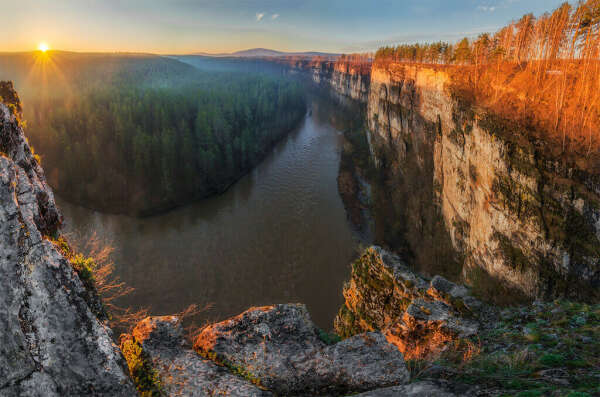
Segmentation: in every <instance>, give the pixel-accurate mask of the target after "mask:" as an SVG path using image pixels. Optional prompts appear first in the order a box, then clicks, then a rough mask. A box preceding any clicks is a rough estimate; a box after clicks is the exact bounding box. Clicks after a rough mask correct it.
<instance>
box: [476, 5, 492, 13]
mask: <svg viewBox="0 0 600 397" xmlns="http://www.w3.org/2000/svg"><path fill="white" fill-rule="evenodd" d="M477 9H478V10H479V11H484V12H494V11H496V7H495V6H478V7H477Z"/></svg>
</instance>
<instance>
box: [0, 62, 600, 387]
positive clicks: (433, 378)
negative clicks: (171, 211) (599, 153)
mask: <svg viewBox="0 0 600 397" xmlns="http://www.w3.org/2000/svg"><path fill="white" fill-rule="evenodd" d="M266 62H273V63H275V64H276V65H277V67H281V68H282V69H283V73H285V74H286V75H288V76H289V77H290V78H294V79H296V78H298V79H301V81H303V82H305V83H306V84H313V85H315V86H318V87H320V89H324V90H326V91H330V92H331V93H333V94H335V95H336V96H339V97H342V98H345V99H348V100H351V101H354V102H356V105H357V106H359V107H360V108H361V109H362V111H363V112H364V120H363V122H364V127H365V128H363V129H361V131H363V133H364V134H365V136H364V138H365V141H366V143H367V146H368V150H367V153H366V155H364V156H366V157H368V159H366V160H365V159H363V160H364V161H362V162H361V161H359V159H358V158H357V156H354V161H353V162H351V164H349V165H348V164H346V166H347V167H348V168H346V169H345V171H346V172H347V174H346V176H345V177H344V181H345V182H344V181H342V173H341V171H340V174H339V175H338V184H340V188H341V185H342V184H348V186H350V187H349V188H348V189H347V191H346V193H347V194H346V195H344V192H341V194H342V196H343V199H344V204H346V209H347V211H348V216H349V217H353V211H352V208H359V209H360V211H362V210H365V212H368V214H367V215H365V217H366V218H370V217H372V218H373V219H372V222H373V223H374V229H375V230H374V231H373V233H374V236H373V238H372V239H367V240H366V242H367V244H368V245H370V246H369V247H368V248H366V249H364V250H363V251H362V252H361V253H360V255H359V257H358V259H356V260H355V262H354V263H353V264H352V266H351V268H350V266H347V267H346V269H347V274H345V275H344V277H343V278H344V279H345V280H347V282H346V284H345V285H344V287H343V291H342V290H340V291H335V293H336V294H337V295H339V296H341V295H343V298H340V299H342V300H343V302H341V308H340V309H339V312H338V314H337V316H336V317H335V320H334V321H333V324H331V326H333V328H334V330H335V334H330V333H329V332H328V330H323V329H321V328H324V327H323V326H322V325H321V324H319V326H317V325H315V323H314V322H313V320H312V319H311V316H310V314H309V310H308V309H307V307H306V306H305V305H303V304H296V303H290V302H271V303H273V305H268V306H261V307H253V308H250V309H248V310H246V311H244V312H243V313H241V314H239V315H237V316H235V317H231V318H229V319H227V320H223V321H219V322H216V323H212V324H209V325H207V326H205V327H203V328H201V329H199V330H198V332H196V333H195V334H194V335H193V337H192V338H186V336H185V335H184V334H185V331H184V330H183V326H182V319H181V318H180V316H178V315H167V316H150V317H147V318H145V319H144V320H142V321H140V322H139V323H138V324H136V325H135V326H134V327H133V328H132V329H131V330H130V332H128V333H127V334H125V335H123V336H122V337H121V340H120V346H117V343H116V338H114V336H113V335H112V331H111V330H110V328H108V327H107V325H106V319H107V316H108V314H107V313H106V311H105V309H104V307H103V305H102V302H101V299H100V297H99V296H98V292H97V291H96V287H94V285H93V283H92V284H90V283H86V282H85V278H84V276H82V273H81V269H78V268H77V267H76V266H72V265H70V264H71V262H72V258H71V257H70V256H69V255H70V254H68V251H65V249H64V247H61V240H60V239H59V237H60V234H61V231H60V228H61V223H62V216H61V214H60V211H59V209H58V208H57V206H56V204H55V200H54V194H53V192H52V189H51V188H50V187H49V186H48V184H47V183H46V180H45V176H44V171H43V170H42V167H41V165H40V164H39V162H38V160H37V159H36V158H35V156H34V153H33V152H32V150H31V148H30V146H29V144H28V143H27V141H26V138H25V135H24V131H23V129H22V126H21V125H20V121H19V112H20V110H19V109H18V106H17V105H19V106H20V103H19V101H18V96H17V95H16V93H15V92H14V91H13V90H12V87H9V86H6V87H5V88H4V90H6V93H4V92H3V94H2V97H3V98H4V99H5V102H6V104H0V112H1V113H2V114H1V116H2V118H1V122H2V124H1V126H0V134H1V135H0V152H2V155H1V156H0V177H1V179H0V182H1V183H0V189H1V190H0V197H2V203H1V205H0V211H1V212H0V215H1V219H2V226H1V228H2V230H0V236H1V237H2V245H1V247H0V249H1V252H0V254H1V256H0V265H1V266H2V269H3V271H2V280H1V283H2V284H1V285H0V286H1V289H2V292H0V299H1V300H3V301H4V304H3V305H2V310H3V313H2V315H1V316H0V321H2V322H3V323H4V325H3V328H2V331H0V332H1V333H0V340H2V341H3V342H2V352H0V364H1V365H0V374H1V375H2V376H1V377H0V379H1V381H2V383H0V395H6V396H19V395H31V396H37V395H40V396H41V395H44V396H54V395H55V396H59V395H84V394H85V393H90V394H93V395H123V396H125V395H134V393H135V391H134V390H135V388H136V387H137V389H138V391H140V392H143V393H146V394H144V395H169V396H175V395H186V396H187V395H190V396H205V395H232V396H270V395H281V396H283V395H285V396H287V395H290V396H305V395H306V396H309V395H311V396H312V395H323V396H334V395H348V394H353V395H359V396H365V397H369V396H396V395H398V396H403V395H406V396H432V395H436V396H459V395H479V396H488V395H503V394H504V393H505V392H506V391H507V390H509V391H511V392H514V391H515V390H517V391H518V390H520V387H519V386H518V385H516V386H515V385H512V386H511V385H509V384H507V383H501V382H500V383H498V382H497V383H493V382H491V381H489V382H480V384H478V382H477V379H478V378H475V375H473V374H475V373H477V369H473V368H463V367H462V366H460V365H454V366H453V365H452V364H449V363H447V362H446V363H442V364H439V365H438V364H436V365H430V366H427V367H425V368H417V367H416V366H417V365H418V364H416V363H418V362H420V361H419V360H426V359H428V358H431V357H434V356H436V354H438V353H440V352H444V351H448V352H451V351H456V352H459V355H461V357H463V356H465V355H467V354H474V353H473V352H474V351H475V350H477V349H479V350H481V351H484V350H485V349H486V348H488V346H489V349H491V350H492V351H493V352H501V353H502V354H508V353H506V350H510V348H505V346H506V345H507V344H508V343H506V344H504V345H503V343H504V340H502V341H500V339H499V338H500V337H497V336H496V335H500V334H502V335H506V334H508V333H509V331H508V330H507V329H509V328H510V327H512V328H510V332H512V333H514V334H522V335H526V336H527V335H530V334H531V335H533V334H534V332H535V331H536V329H537V328H536V327H537V325H535V324H537V323H536V322H539V321H542V320H543V321H545V323H547V324H549V323H551V324H552V326H553V327H556V329H555V330H554V331H553V333H552V334H553V335H554V334H556V335H560V337H564V338H565V339H566V338H567V336H569V337H571V338H573V340H574V341H576V343H583V342H585V343H589V351H587V352H586V353H585V354H586V355H588V354H589V355H590V356H591V355H593V354H595V352H596V351H597V349H598V343H597V341H594V340H589V339H585V338H590V335H592V336H591V338H593V336H594V335H596V332H597V329H598V323H599V322H600V311H599V308H598V305H597V304H596V303H597V302H598V300H599V298H600V240H599V239H600V173H598V172H594V170H590V169H589V167H587V168H586V167H582V166H580V165H579V164H578V163H577V162H573V161H567V160H565V159H563V158H561V157H560V156H553V155H552V154H551V153H552V151H550V150H547V146H548V145H549V143H547V142H544V141H543V140H541V139H539V138H533V137H531V136H529V135H527V134H524V133H522V131H520V127H519V125H518V124H516V123H514V122H511V121H509V120H505V119H502V118H501V117H499V116H497V115H495V114H494V113H493V112H490V111H488V110H486V109H485V108H483V107H481V106H479V104H478V103H473V102H472V101H469V98H468V97H465V96H463V95H461V92H460V91H458V90H457V89H456V87H455V86H454V84H453V74H452V73H450V72H448V70H446V69H445V68H443V67H440V66H436V65H414V64H399V63H392V64H380V63H377V62H372V60H370V59H362V60H360V61H355V60H354V61H353V60H350V59H346V58H341V59H339V60H337V61H329V60H319V59H309V60H293V59H291V60H290V59H286V60H276V61H273V60H267V61H266ZM7 93H10V95H7ZM11 98H12V99H11ZM345 99H344V100H345ZM309 109H310V110H309V112H313V111H314V112H315V113H317V110H316V109H318V107H317V106H316V105H315V106H312V107H309ZM334 112H335V111H333V112H331V113H334ZM311 116H312V115H311ZM315 117H316V116H315ZM311 142H312V141H311ZM344 145H345V146H344V149H343V150H350V151H351V152H352V153H356V152H357V150H358V149H357V148H356V147H354V148H352V142H350V143H348V142H346V143H345V144H344ZM347 146H350V149H348V148H347ZM341 156H342V163H343V161H344V157H343V156H344V154H343V153H342V155H341ZM364 156H363V157H364ZM350 157H352V156H350ZM336 161H337V160H336ZM367 163H368V164H367ZM334 164H335V166H337V165H338V163H337V162H334ZM348 181H349V182H348ZM238 183H240V182H238ZM241 183H243V182H241ZM365 197H366V198H365ZM367 210H368V211H367ZM360 211H359V215H357V216H356V217H357V218H360ZM166 216H168V214H167V215H166ZM367 221H368V220H367ZM140 229H141V227H140ZM344 233H345V232H344ZM344 236H346V235H344ZM344 238H345V239H347V240H349V239H350V238H349V237H348V238H347V237H344ZM373 241H374V243H375V244H377V245H371V243H372V242H373ZM345 244H347V245H350V243H345ZM347 245H345V246H344V247H346V246H347ZM344 256H350V255H346V252H345V251H344ZM337 259H339V258H337ZM316 271H318V269H315V272H316ZM82 279H83V281H82ZM566 299H569V300H573V301H583V302H585V303H577V304H575V303H564V302H567V301H566ZM533 301H535V302H536V303H535V304H533V305H521V304H525V303H527V304H529V303H531V302H533ZM553 302H556V303H553ZM560 302H563V303H560ZM237 303H239V302H236V304H237ZM274 303H281V304H274ZM588 303H590V305H588ZM519 305H521V306H519ZM569 305H570V306H569ZM505 307H510V309H504V308H505ZM514 313H519V314H518V315H514ZM519 316H520V317H521V319H519V318H518V317H519ZM555 317H557V318H555ZM321 318H323V319H325V318H327V315H325V314H323V315H322V316H321V315H319V322H320V323H322V322H323V321H324V320H321ZM563 318H564V319H565V320H564V321H566V322H567V323H569V324H576V325H577V324H578V323H577V321H580V320H578V319H579V318H583V320H581V321H583V323H582V324H579V325H577V327H579V328H574V327H575V326H573V327H571V328H572V329H575V330H576V331H572V330H571V328H569V331H564V329H566V328H561V324H559V320H561V321H562V319H563ZM65 319H67V321H65ZM554 320H556V324H555V322H553V321H554ZM532 324H534V325H532ZM565 327H566V326H565ZM586 327H587V328H586ZM580 328H581V333H578V332H579V330H580ZM590 329H591V331H590ZM588 331H589V332H588ZM567 332H568V333H569V334H568V335H567ZM494 338H495V339H494ZM532 338H533V336H532ZM476 339H478V340H479V341H480V342H479V343H480V346H479V347H477V346H476V344H475V342H474V341H475V340H476ZM540 339H541V340H542V342H543V340H544V337H543V336H538V337H537V339H536V340H535V341H534V340H533V339H532V340H531V341H530V342H531V343H532V346H533V345H535V344H536V343H537V344H541V343H542V342H540ZM586 341H587V342H586ZM538 342H539V343H538ZM481 343H488V345H486V346H484V347H481ZM510 346H512V345H510ZM553 346H556V345H553ZM559 346H560V345H559ZM511 354H512V351H511ZM515 354H516V353H515ZM557 354H558V353H557ZM582 354H584V353H582ZM540 357H542V358H539V360H540V362H542V363H543V362H544V361H543V357H545V356H540ZM565 359H566V358H565ZM568 359H569V360H571V361H574V359H572V358H570V357H569V358H568ZM586 359H589V358H588V356H586ZM526 360H530V361H531V360H538V359H537V358H536V359H533V358H531V357H528V358H527V359H526ZM590 360H591V359H590ZM588 362H589V361H588ZM540 365H542V364H540ZM544 365H545V364H544ZM541 368H546V369H544V370H547V371H550V370H551V369H552V368H553V367H552V366H547V367H543V366H542V367H541ZM547 368H550V369H547ZM568 368H569V369H568V370H567V371H564V372H567V374H566V375H564V376H563V375H560V376H553V375H552V373H551V372H548V373H545V374H544V373H543V371H544V370H540V369H539V368H537V369H536V374H537V373H538V372H542V374H541V375H539V376H538V377H539V378H540V379H542V381H544V382H545V381H546V379H547V378H548V379H550V378H554V379H565V380H566V382H567V383H566V386H565V384H562V385H560V384H558V386H557V387H559V388H560V387H562V388H564V390H567V389H568V390H570V387H571V386H573V389H575V388H576V386H577V385H575V384H574V383H573V380H572V379H573V377H575V375H574V374H577V375H578V376H579V375H581V376H582V377H583V376H584V375H585V379H586V380H587V381H589V382H590V383H591V384H594V382H599V383H600V379H599V378H598V374H597V373H594V372H595V370H594V368H595V367H594V366H593V365H591V364H590V365H589V366H588V367H584V366H576V365H575V364H573V366H572V367H571V366H569V367H568ZM586 368H587V369H586ZM469 371H470V372H469ZM577 371H580V372H577ZM586 371H587V372H586ZM466 373H468V374H470V375H471V376H472V378H470V379H468V378H467V377H464V378H463V377H460V376H459V375H464V374H466ZM582 374H584V375H582ZM554 375H556V374H554ZM536 376H537V375H536ZM458 378H460V379H458ZM473 379H475V381H473ZM486 380H489V379H487V378H486ZM548 382H549V383H552V381H550V380H549V381H548ZM569 382H571V383H569ZM582 387H584V386H582ZM561 390H562V389H561ZM590 390H591V389H590ZM596 390H597V388H596ZM359 393H362V394H359ZM515 394H516V392H515ZM565 395H566V394H565Z"/></svg>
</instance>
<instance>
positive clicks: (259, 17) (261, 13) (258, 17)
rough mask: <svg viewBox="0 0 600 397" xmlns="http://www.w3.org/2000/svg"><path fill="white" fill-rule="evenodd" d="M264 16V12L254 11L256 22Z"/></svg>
mask: <svg viewBox="0 0 600 397" xmlns="http://www.w3.org/2000/svg"><path fill="white" fill-rule="evenodd" d="M264 17H265V13H264V12H257V13H256V21H257V22H260V21H261V20H262V19H263V18H264Z"/></svg>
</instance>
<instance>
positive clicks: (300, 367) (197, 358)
mask: <svg viewBox="0 0 600 397" xmlns="http://www.w3.org/2000/svg"><path fill="white" fill-rule="evenodd" d="M122 347H123V350H124V351H125V356H126V357H127V360H128V362H129V365H130V368H131V369H132V374H133V376H134V379H136V381H137V383H138V387H139V388H141V391H143V392H149V391H156V392H158V393H162V394H166V395H169V396H175V395H184V396H204V395H232V396H233V395H235V396H271V395H285V396H318V395H325V396H340V395H346V394H350V393H352V394H355V393H357V392H366V393H365V394H364V395H365V396H392V395H406V396H429V395H441V396H450V395H452V394H450V393H446V392H444V391H443V389H441V388H440V387H439V386H438V385H436V384H434V383H432V382H421V383H417V384H411V385H406V384H407V383H408V382H409V373H408V370H407V368H406V365H405V362H404V358H403V356H402V353H401V352H400V351H399V350H398V349H396V348H395V347H394V346H393V345H391V344H390V343H388V342H387V341H386V339H385V337H384V336H383V335H382V334H381V333H377V332H371V333H364V334H361V335H356V336H354V337H352V338H348V339H346V340H344V341H335V339H332V338H331V337H330V336H328V335H327V334H325V333H324V332H323V331H322V330H320V329H319V328H317V327H316V326H315V325H314V324H313V322H312V321H311V319H310V316H309V314H308V312H307V310H306V307H305V306H304V305H296V304H287V305H275V306H267V307H259V308H251V309H249V310H247V311H246V312H244V313H242V314H240V315H239V316H237V317H234V318H231V319H229V320H226V321H223V322H220V323H217V324H212V325H209V326H207V327H205V328H204V329H202V330H201V332H200V334H199V335H198V336H197V338H196V339H195V343H194V346H193V349H194V350H195V351H194V350H192V348H191V347H190V346H189V345H188V344H187V343H186V341H185V339H184V337H183V336H182V330H181V326H180V324H179V319H178V318H177V317H174V316H168V317H151V318H147V319H145V320H143V321H142V322H140V323H139V324H138V325H137V327H136V328H135V329H134V331H133V333H132V334H131V335H128V336H126V337H124V339H123V342H122ZM444 393H446V394H444Z"/></svg>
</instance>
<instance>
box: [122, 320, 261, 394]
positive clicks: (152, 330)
mask: <svg viewBox="0 0 600 397" xmlns="http://www.w3.org/2000/svg"><path fill="white" fill-rule="evenodd" d="M133 338H134V339H135V341H136V342H137V343H139V344H140V345H141V346H142V350H143V352H144V353H145V354H147V355H148V357H149V359H150V361H151V364H152V367H153V368H154V369H155V370H156V371H158V374H159V377H160V383H161V387H162V390H163V392H164V393H165V394H166V395H167V396H197V397H201V396H215V395H218V396H220V395H226V396H239V397H259V396H262V397H267V396H271V395H272V394H271V393H269V392H266V391H263V390H261V389H260V388H258V387H257V386H255V385H253V384H252V383H250V382H249V381H248V380H245V379H243V378H241V377H239V376H236V375H234V374H232V373H231V372H229V371H228V370H227V368H224V367H221V366H218V365H216V364H215V363H213V362H212V361H209V360H207V359H205V358H203V357H201V356H200V355H198V354H197V353H196V352H195V351H193V350H192V349H191V348H190V347H187V346H186V342H185V338H184V337H183V332H182V329H181V326H180V325H179V322H178V318H177V317H175V316H165V317H148V318H146V319H145V320H143V321H141V322H140V323H139V324H138V325H137V326H136V327H135V329H134V330H133Z"/></svg>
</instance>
